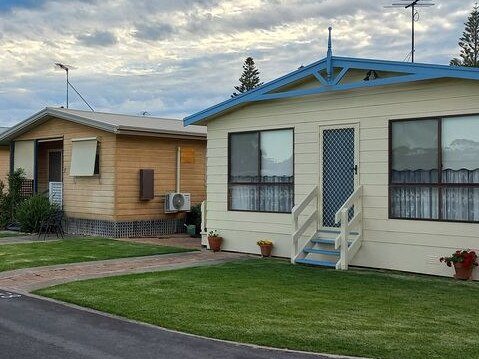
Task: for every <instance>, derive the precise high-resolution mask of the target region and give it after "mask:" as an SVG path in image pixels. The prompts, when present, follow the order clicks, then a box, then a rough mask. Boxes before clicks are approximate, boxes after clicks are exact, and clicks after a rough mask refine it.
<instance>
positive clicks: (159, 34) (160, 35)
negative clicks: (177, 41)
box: [134, 23, 175, 41]
mask: <svg viewBox="0 0 479 359" xmlns="http://www.w3.org/2000/svg"><path fill="white" fill-rule="evenodd" d="M174 33H175V29H174V28H173V26H171V25H169V24H161V23H159V24H152V25H148V24H137V25H136V31H135V32H134V36H135V37H136V38H137V39H139V40H147V41H158V40H164V39H166V38H168V37H170V36H171V35H172V34H174Z"/></svg>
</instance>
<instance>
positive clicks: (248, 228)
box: [207, 79, 479, 276]
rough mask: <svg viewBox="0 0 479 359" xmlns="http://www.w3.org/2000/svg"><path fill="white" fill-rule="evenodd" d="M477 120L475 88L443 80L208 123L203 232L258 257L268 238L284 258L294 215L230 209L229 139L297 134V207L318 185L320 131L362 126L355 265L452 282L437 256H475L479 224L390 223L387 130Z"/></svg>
mask: <svg viewBox="0 0 479 359" xmlns="http://www.w3.org/2000/svg"><path fill="white" fill-rule="evenodd" d="M475 113H476V114H477V113H479V82H475V81H470V80H453V79H445V80H435V81H421V82H413V83H408V84H401V85H395V86H387V87H381V88H371V89H361V90H354V91H345V92H337V93H325V94H321V95H313V96H306V97H301V98H295V99H287V100H276V101H268V102H258V103H254V104H251V105H248V106H245V107H243V108H241V109H238V110H236V111H233V112H231V113H228V114H225V115H223V116H219V117H218V118H215V119H213V120H210V121H209V122H208V150H207V157H208V164H207V166H208V170H207V184H208V185H207V192H208V193H207V197H208V212H207V224H208V228H209V229H218V230H219V231H220V232H221V235H222V236H223V237H224V242H223V243H224V244H223V248H224V249H225V250H232V251H240V252H249V253H259V247H258V246H257V245H256V241H257V240H258V239H271V240H273V242H274V249H273V255H275V256H281V257H289V256H290V248H291V231H292V225H291V215H289V214H271V213H259V212H236V211H228V210H227V205H228V203H227V187H228V186H227V183H228V178H227V173H228V133H229V132H239V131H252V130H264V129H277V128H290V127H294V139H295V148H294V150H295V168H294V170H295V203H296V204H297V203H299V202H300V201H301V200H302V199H303V198H304V196H305V195H306V194H307V193H308V192H309V191H310V190H311V188H313V186H315V185H318V184H319V126H320V125H335V124H352V123H359V127H360V129H359V139H360V143H359V183H360V184H362V185H363V186H364V196H365V198H364V242H363V246H362V248H361V249H360V251H359V253H358V254H357V255H356V257H355V258H354V259H353V262H352V265H358V266H367V267H376V268H388V269H398V270H404V271H411V272H421V273H429V274H437V275H445V276H450V275H451V273H452V270H451V269H450V268H447V267H446V266H445V265H444V264H441V263H439V257H441V256H443V255H449V254H451V253H452V251H453V250H455V249H458V248H475V249H479V224H473V223H451V222H432V221H416V220H397V219H388V125H389V120H391V119H405V118H420V117H428V116H446V115H460V114H475ZM476 273H477V272H476ZM476 276H477V274H476Z"/></svg>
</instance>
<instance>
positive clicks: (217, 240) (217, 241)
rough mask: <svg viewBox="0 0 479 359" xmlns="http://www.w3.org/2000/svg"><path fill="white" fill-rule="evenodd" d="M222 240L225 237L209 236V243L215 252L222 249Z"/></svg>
mask: <svg viewBox="0 0 479 359" xmlns="http://www.w3.org/2000/svg"><path fill="white" fill-rule="evenodd" d="M221 242H223V237H208V244H209V245H210V249H211V250H212V251H213V252H219V251H220V250H221Z"/></svg>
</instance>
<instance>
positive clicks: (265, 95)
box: [183, 56, 479, 126]
mask: <svg viewBox="0 0 479 359" xmlns="http://www.w3.org/2000/svg"><path fill="white" fill-rule="evenodd" d="M332 69H338V70H339V69H340V70H339V73H338V74H337V75H336V76H334V75H333V73H332ZM355 69H359V70H365V71H369V70H375V71H385V72H394V73H397V74H398V76H394V77H388V78H377V79H373V80H369V81H366V80H363V81H358V82H353V83H347V84H341V80H342V79H343V78H344V76H345V75H346V74H347V72H348V71H349V70H355ZM321 73H326V78H325V77H324V76H322V74H321ZM309 76H314V77H315V78H316V79H317V80H318V87H316V88H309V89H304V90H288V91H285V92H273V91H276V90H278V89H280V88H281V87H283V86H286V85H288V84H292V83H294V82H295V81H298V80H301V79H305V78H307V77H309ZM438 78H459V79H470V80H479V69H476V68H470V67H458V66H445V65H431V64H421V63H405V62H398V61H385V60H372V59H357V58H349V57H337V56H328V57H326V58H324V59H322V60H320V61H317V62H314V63H312V64H310V65H308V66H305V67H301V68H300V69H298V70H296V71H293V72H291V73H289V74H287V75H284V76H282V77H279V78H278V79H276V80H273V81H271V82H268V83H266V84H264V85H263V86H260V87H257V88H255V89H253V90H250V91H248V92H246V93H244V94H241V95H239V96H237V97H233V98H231V99H229V100H227V101H224V102H221V103H219V104H217V105H215V106H212V107H209V108H207V109H205V110H202V111H199V112H197V113H195V114H193V115H190V116H188V117H185V118H184V120H183V122H184V125H185V126H187V125H192V124H195V123H197V122H200V121H204V120H207V119H208V118H210V117H213V116H216V115H218V114H220V113H222V112H225V111H228V110H232V109H233V108H236V107H240V106H243V105H245V104H247V103H251V102H257V101H264V100H274V99H280V98H293V97H299V96H307V95H313V94H319V93H325V92H335V91H346V90H352V89H361V88H369V87H376V86H386V85H392V84H398V83H404V82H413V81H421V80H430V79H438Z"/></svg>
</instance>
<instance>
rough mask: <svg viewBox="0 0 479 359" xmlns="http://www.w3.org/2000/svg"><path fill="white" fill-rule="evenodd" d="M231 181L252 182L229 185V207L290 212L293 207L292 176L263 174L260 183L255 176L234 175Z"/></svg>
mask: <svg viewBox="0 0 479 359" xmlns="http://www.w3.org/2000/svg"><path fill="white" fill-rule="evenodd" d="M232 182H253V183H254V184H253V183H252V184H232V185H230V198H231V202H230V203H231V209H236V210H249V211H263V212H290V211H291V209H292V208H293V197H294V196H293V177H292V176H263V177H261V184H258V183H257V182H259V178H258V177H256V176H235V177H232Z"/></svg>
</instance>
